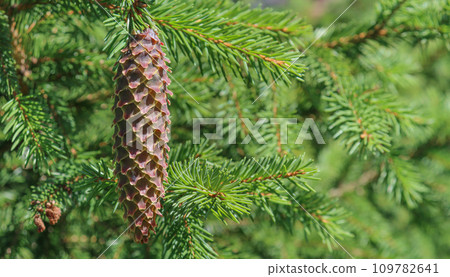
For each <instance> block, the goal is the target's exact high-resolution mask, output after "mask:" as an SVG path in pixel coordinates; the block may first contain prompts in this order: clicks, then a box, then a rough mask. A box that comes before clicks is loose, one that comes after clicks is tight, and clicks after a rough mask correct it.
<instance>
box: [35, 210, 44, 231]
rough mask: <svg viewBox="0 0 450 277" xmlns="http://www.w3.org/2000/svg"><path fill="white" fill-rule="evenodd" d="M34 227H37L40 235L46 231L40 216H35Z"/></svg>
mask: <svg viewBox="0 0 450 277" xmlns="http://www.w3.org/2000/svg"><path fill="white" fill-rule="evenodd" d="M34 225H36V227H37V231H38V232H39V233H42V232H44V231H45V224H44V221H43V220H42V218H41V215H40V214H36V215H35V216H34Z"/></svg>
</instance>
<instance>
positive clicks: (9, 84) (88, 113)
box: [0, 0, 450, 258]
mask: <svg viewBox="0 0 450 277" xmlns="http://www.w3.org/2000/svg"><path fill="white" fill-rule="evenodd" d="M244 2H246V3H242V1H238V2H237V3H235V1H228V0H223V1H206V0H195V1H194V0H192V1H181V0H176V1H160V0H156V1H132V0H126V1H119V0H110V1H65V0H64V1H56V0H55V1H46V2H41V1H36V0H27V1H17V0H8V1H3V2H2V3H1V4H0V31H1V32H0V41H1V43H0V63H1V69H0V105H1V108H0V116H1V120H0V121H1V125H0V126H1V129H0V130H1V131H0V153H1V157H0V216H1V218H2V222H0V237H1V239H0V257H4V258H55V257H63V258H92V257H98V256H99V255H100V256H101V257H113V258H155V257H156V258H217V257H220V258H231V257H244V258H258V257H259V258H261V257H263V258H293V257H300V258H348V257H349V256H348V253H350V255H352V256H354V257H361V258H373V257H379V258H435V257H439V258H442V257H449V256H450V253H449V250H448V249H450V248H449V245H450V238H449V236H448V228H449V224H448V220H447V219H448V215H449V210H450V209H449V203H448V199H449V182H448V180H450V174H449V172H450V170H449V169H450V160H449V157H450V155H449V153H450V151H449V148H448V141H449V137H450V129H449V128H448V126H450V122H449V118H450V116H448V113H449V110H450V109H449V107H450V98H449V97H448V87H449V83H448V78H447V76H448V73H449V69H448V64H449V62H450V61H449V55H448V31H449V17H448V11H449V5H448V1H444V0H436V1H420V0H406V1H405V0H383V1H379V2H377V3H376V4H375V6H374V5H372V4H370V5H369V4H367V3H364V4H362V3H361V4H359V3H358V5H360V6H359V7H358V9H360V10H356V9H354V8H353V7H352V8H350V9H349V10H348V12H347V13H345V14H344V15H343V16H342V18H341V19H340V20H338V21H336V23H335V24H334V25H333V26H331V27H330V28H328V31H327V32H325V33H323V31H324V30H327V27H328V25H329V23H330V22H332V21H333V20H334V19H335V18H336V17H337V16H339V13H337V11H339V10H341V11H342V10H344V9H345V8H346V7H347V6H342V9H338V8H336V9H333V10H336V14H333V13H330V14H329V15H328V17H327V16H326V17H324V19H322V21H320V20H319V22H318V24H315V26H314V27H313V26H311V25H309V24H308V23H307V22H305V21H304V20H303V19H301V16H299V15H298V14H296V13H295V11H296V10H301V11H304V12H302V14H301V15H302V16H304V15H305V14H314V13H313V12H311V11H309V10H308V7H307V5H306V4H304V3H303V4H299V5H301V6H300V7H295V8H293V7H290V6H288V7H286V9H284V11H283V10H278V9H272V8H261V7H255V5H252V4H249V3H248V2H252V1H244ZM344 2H345V1H344ZM344 2H343V4H342V5H348V3H344ZM293 5H294V4H293ZM336 5H338V4H336ZM360 11H361V12H360ZM360 13H361V14H360ZM308 17H309V16H308ZM353 18H355V19H354V20H353ZM147 27H152V28H155V29H157V30H158V33H159V36H160V37H161V39H162V40H163V41H164V47H163V50H164V51H165V52H166V53H167V57H168V58H169V59H170V60H171V61H172V64H171V65H172V66H171V70H172V73H171V74H170V79H171V80H172V85H171V86H170V89H171V90H172V91H173V92H174V96H173V97H172V98H171V99H170V100H171V102H172V104H171V106H170V112H171V121H172V126H171V134H170V137H171V140H170V147H171V151H170V157H169V159H168V165H169V166H168V175H169V176H168V179H167V180H166V182H165V183H164V186H165V188H166V195H165V197H164V198H163V199H161V201H162V207H163V208H162V210H161V212H162V214H163V216H162V217H159V218H158V219H157V223H158V226H157V230H156V234H154V235H153V236H152V237H151V239H150V242H149V244H148V245H137V244H134V243H132V241H131V240H130V239H129V238H128V235H127V234H126V232H124V231H126V230H127V228H129V227H130V226H127V224H126V223H125V222H124V221H123V219H122V217H121V214H122V212H121V211H119V210H120V209H121V207H120V205H119V203H118V193H117V191H116V186H117V180H116V179H115V177H114V174H113V168H114V165H113V157H114V154H115V153H113V151H112V144H113V141H112V139H111V137H112V133H113V130H112V128H111V122H112V120H113V117H114V115H113V114H112V113H111V110H110V108H111V107H112V105H113V101H112V99H111V96H112V95H113V94H114V87H115V85H114V82H113V81H112V77H113V76H114V72H115V66H114V63H115V62H116V61H117V59H118V58H119V53H120V50H121V49H123V48H124V47H125V46H126V45H127V44H128V43H130V41H131V39H132V37H131V34H134V33H136V32H139V31H140V30H143V29H145V28H147ZM303 52H304V53H303ZM302 53H303V55H301V54H302ZM300 56H301V57H300ZM208 117H217V118H224V119H225V120H224V122H225V126H224V130H223V131H224V132H223V133H224V136H223V137H224V138H223V139H222V140H215V141H212V140H211V141H205V140H203V141H201V143H200V144H193V143H192V139H193V138H192V133H193V132H192V130H193V120H194V119H195V118H208ZM264 118H289V119H292V120H296V121H297V122H298V123H300V124H297V125H294V124H292V125H289V126H288V134H287V143H282V141H281V132H282V130H281V127H280V125H276V124H266V125H263V127H261V128H260V129H259V132H260V133H261V137H262V139H263V140H264V142H265V144H260V143H258V142H257V140H256V139H255V137H254V134H253V132H252V131H253V130H252V129H250V128H249V127H248V126H246V125H244V124H243V122H244V121H243V120H244V119H245V120H247V119H248V120H247V121H249V122H251V123H252V124H255V123H256V122H257V121H258V120H260V119H264ZM310 118H313V119H314V122H315V123H316V124H317V125H318V128H319V130H320V132H321V133H322V135H323V137H324V139H325V142H326V144H325V145H320V144H317V143H316V142H315V141H309V140H305V141H304V143H302V144H296V143H294V142H295V141H296V138H297V135H298V133H299V132H300V129H301V123H303V122H304V121H305V119H310ZM227 119H235V120H236V121H235V123H236V130H234V129H233V128H232V126H231V125H229V124H228V125H227ZM214 131H215V128H214V127H213V126H207V125H205V126H202V132H203V133H207V132H211V133H213V132H214ZM234 131H235V132H236V134H237V139H236V143H235V144H229V143H228V142H227V138H228V136H229V135H232V134H233V132H234ZM247 136H249V137H250V138H251V140H250V142H249V143H248V144H245V143H242V142H243V141H244V138H246V137H247ZM36 201H39V202H40V203H44V202H50V201H55V202H56V203H57V205H58V207H60V208H61V209H62V217H61V219H60V221H59V222H58V223H57V224H56V225H49V224H48V219H47V218H45V217H44V221H45V223H46V226H47V230H46V231H45V232H43V233H37V231H36V226H34V225H33V216H34V215H35V214H36V213H37V212H39V211H38V205H35V203H36ZM30 203H31V204H30ZM33 203H34V204H33ZM374 222H375V223H376V224H374ZM405 230H406V231H405ZM412 246H414V247H412ZM347 251H348V252H347Z"/></svg>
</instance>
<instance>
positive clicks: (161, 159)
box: [113, 29, 172, 243]
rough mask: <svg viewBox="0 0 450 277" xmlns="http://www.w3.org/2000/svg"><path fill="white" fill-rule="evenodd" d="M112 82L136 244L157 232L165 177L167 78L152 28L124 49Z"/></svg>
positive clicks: (124, 195)
mask: <svg viewBox="0 0 450 277" xmlns="http://www.w3.org/2000/svg"><path fill="white" fill-rule="evenodd" d="M122 53H123V55H122V57H121V59H120V60H119V68H118V72H117V75H116V76H115V78H114V79H115V80H117V89H116V92H115V101H114V107H113V110H114V113H115V118H114V141H115V143H114V147H113V149H114V151H115V153H116V155H115V161H116V169H115V175H116V176H117V178H118V190H119V191H120V198H119V201H120V202H121V203H122V206H123V207H124V209H125V214H124V218H128V222H129V223H130V224H131V227H130V230H131V232H133V233H134V239H135V241H137V242H141V243H145V242H147V241H148V239H149V236H150V234H149V231H153V232H155V227H156V216H155V215H156V214H157V215H161V213H160V211H159V210H160V209H161V204H160V201H159V198H160V197H164V186H163V181H164V180H165V179H166V178H167V172H166V168H167V162H166V159H167V158H168V151H169V150H170V149H169V146H168V145H167V143H168V141H169V138H168V135H169V132H170V130H169V124H170V120H169V115H170V113H169V110H168V104H170V102H169V100H168V99H167V94H170V95H172V92H171V91H170V90H168V88H167V86H168V85H169V84H170V79H169V78H168V76H167V71H169V68H168V66H167V65H166V62H169V60H167V59H166V58H165V57H164V56H165V53H164V52H163V51H162V49H161V41H160V40H159V38H158V36H157V33H156V32H155V31H154V30H152V29H146V30H145V31H143V32H142V33H140V34H137V35H135V36H134V38H133V39H132V41H131V42H130V44H129V45H128V46H127V47H126V48H125V49H123V50H122Z"/></svg>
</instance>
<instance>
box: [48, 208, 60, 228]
mask: <svg viewBox="0 0 450 277" xmlns="http://www.w3.org/2000/svg"><path fill="white" fill-rule="evenodd" d="M45 215H46V216H47V218H48V221H49V222H50V224H51V225H55V224H56V223H58V220H59V218H60V217H61V209H60V208H58V207H57V206H56V205H52V206H50V208H47V209H46V210H45Z"/></svg>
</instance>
